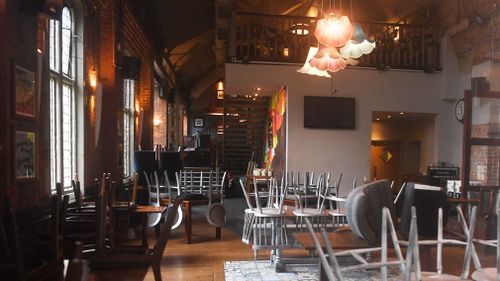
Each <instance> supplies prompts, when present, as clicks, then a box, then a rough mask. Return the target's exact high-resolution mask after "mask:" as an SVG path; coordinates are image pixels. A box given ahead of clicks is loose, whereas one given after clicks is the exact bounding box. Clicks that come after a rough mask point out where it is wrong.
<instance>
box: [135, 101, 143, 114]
mask: <svg viewBox="0 0 500 281" xmlns="http://www.w3.org/2000/svg"><path fill="white" fill-rule="evenodd" d="M134 107H135V112H136V113H139V111H141V104H140V102H139V100H138V99H136V100H135V105H134Z"/></svg>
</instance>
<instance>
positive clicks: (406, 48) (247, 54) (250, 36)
mask: <svg viewBox="0 0 500 281" xmlns="http://www.w3.org/2000/svg"><path fill="white" fill-rule="evenodd" d="M316 21H317V18H310V17H295V16H280V15H267V14H255V13H235V14H233V18H232V23H233V24H232V25H231V31H230V32H231V33H230V34H231V35H230V40H229V57H230V58H231V59H232V60H233V61H242V62H248V61H259V62H275V63H299V64H303V63H304V61H305V60H306V57H307V53H308V51H309V47H318V41H317V40H316V38H315V37H314V30H315V28H316ZM354 22H355V23H357V24H359V25H361V27H362V28H363V31H364V32H365V34H366V35H367V38H369V39H370V40H372V41H374V42H375V43H376V48H375V49H374V50H373V51H372V52H371V53H370V54H369V55H364V56H361V57H360V58H359V59H358V61H359V64H358V66H362V67H373V68H377V69H379V70H387V69H389V68H394V69H410V70H423V71H425V72H433V71H437V70H441V67H440V53H439V49H440V47H439V42H440V41H439V40H440V38H441V36H440V33H439V27H438V26H437V25H411V24H403V23H401V24H392V23H382V22H365V21H358V20H354Z"/></svg>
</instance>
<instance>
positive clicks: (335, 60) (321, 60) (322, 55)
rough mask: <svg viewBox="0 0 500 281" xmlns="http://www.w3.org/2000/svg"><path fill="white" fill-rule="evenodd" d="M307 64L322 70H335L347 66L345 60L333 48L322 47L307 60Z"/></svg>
mask: <svg viewBox="0 0 500 281" xmlns="http://www.w3.org/2000/svg"><path fill="white" fill-rule="evenodd" d="M309 64H310V65H311V66H312V67H315V68H317V69H319V70H322V71H326V70H328V71H331V72H337V71H339V70H341V69H344V68H345V67H346V66H347V61H346V60H345V59H344V58H343V57H342V56H341V55H340V54H339V52H338V51H337V50H336V49H335V48H322V49H320V50H319V51H318V52H317V53H316V55H315V56H314V57H313V58H312V59H311V60H310V61H309Z"/></svg>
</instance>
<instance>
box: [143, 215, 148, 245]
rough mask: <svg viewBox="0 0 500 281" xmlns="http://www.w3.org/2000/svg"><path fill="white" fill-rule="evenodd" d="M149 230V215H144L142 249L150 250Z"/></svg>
mask: <svg viewBox="0 0 500 281" xmlns="http://www.w3.org/2000/svg"><path fill="white" fill-rule="evenodd" d="M147 228H148V214H143V215H142V247H144V248H146V249H147V248H148V247H149V246H148V236H147V231H146V230H147Z"/></svg>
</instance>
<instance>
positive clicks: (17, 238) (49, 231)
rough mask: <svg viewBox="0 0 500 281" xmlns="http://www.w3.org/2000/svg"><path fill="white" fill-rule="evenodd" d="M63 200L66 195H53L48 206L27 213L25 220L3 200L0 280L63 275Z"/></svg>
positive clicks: (59, 276)
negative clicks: (32, 212)
mask: <svg viewBox="0 0 500 281" xmlns="http://www.w3.org/2000/svg"><path fill="white" fill-rule="evenodd" d="M67 202H68V197H67V196H66V197H61V196H53V197H52V198H51V200H50V207H49V208H48V209H46V208H42V209H40V210H37V212H36V214H32V215H33V216H32V215H30V216H29V217H30V220H29V221H23V219H22V218H20V217H18V214H17V213H16V212H14V209H13V208H12V206H11V204H10V201H9V200H8V199H7V200H6V202H5V209H4V210H2V212H1V213H0V243H1V244H0V246H1V249H2V251H1V253H0V274H1V278H2V280H4V278H5V280H21V281H23V280H35V281H36V280H48V279H58V278H61V277H62V276H63V268H64V265H63V256H62V250H61V249H62V243H61V242H62V241H61V226H62V223H64V220H62V219H61V218H63V217H64V216H65V212H66V209H65V208H67ZM45 210H48V211H47V212H45ZM40 211H41V212H40Z"/></svg>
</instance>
